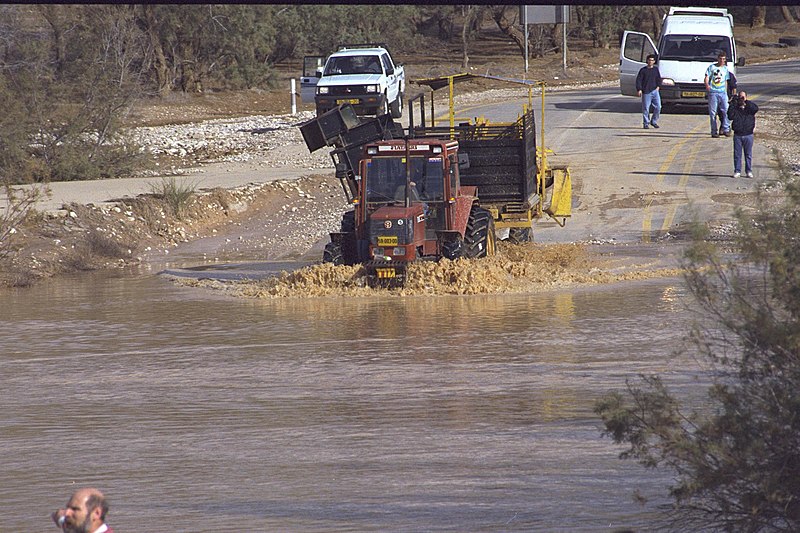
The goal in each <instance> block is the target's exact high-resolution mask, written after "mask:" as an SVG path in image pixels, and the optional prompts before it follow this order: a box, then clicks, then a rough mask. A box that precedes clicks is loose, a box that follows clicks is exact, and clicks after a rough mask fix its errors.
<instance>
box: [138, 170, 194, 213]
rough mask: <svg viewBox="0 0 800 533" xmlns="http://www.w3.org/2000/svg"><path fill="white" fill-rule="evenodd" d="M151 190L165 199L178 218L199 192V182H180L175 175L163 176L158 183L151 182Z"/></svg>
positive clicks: (156, 195)
mask: <svg viewBox="0 0 800 533" xmlns="http://www.w3.org/2000/svg"><path fill="white" fill-rule="evenodd" d="M150 192H151V193H152V194H153V196H155V197H156V198H161V199H163V200H164V201H165V202H166V204H167V206H169V208H170V209H171V210H172V214H173V215H174V216H175V218H177V219H179V220H180V219H181V217H182V216H183V214H184V212H185V211H186V208H187V207H188V206H189V203H190V202H191V200H192V198H193V197H194V196H195V195H196V194H197V184H195V183H189V182H181V183H179V182H178V180H176V179H175V177H169V178H161V182H160V183H158V184H151V187H150Z"/></svg>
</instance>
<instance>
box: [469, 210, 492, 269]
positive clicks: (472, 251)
mask: <svg viewBox="0 0 800 533" xmlns="http://www.w3.org/2000/svg"><path fill="white" fill-rule="evenodd" d="M464 244H465V245H466V256H467V257H475V258H477V257H487V256H492V255H494V254H495V252H496V251H497V242H496V236H495V234H494V219H493V218H492V214H491V213H489V211H487V210H486V209H483V208H481V207H473V208H472V210H471V211H470V213H469V220H468V221H467V230H466V232H465V233H464Z"/></svg>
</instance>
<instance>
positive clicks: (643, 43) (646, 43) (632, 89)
mask: <svg viewBox="0 0 800 533" xmlns="http://www.w3.org/2000/svg"><path fill="white" fill-rule="evenodd" d="M649 54H656V45H654V44H653V40H652V39H651V38H650V36H649V35H647V34H646V33H640V32H638V31H626V32H625V33H624V34H623V35H622V44H621V45H620V48H619V90H620V92H621V93H622V94H624V95H625V96H637V94H636V75H637V74H639V69H641V68H642V67H643V66H645V64H646V63H647V61H646V59H647V56H648V55H649Z"/></svg>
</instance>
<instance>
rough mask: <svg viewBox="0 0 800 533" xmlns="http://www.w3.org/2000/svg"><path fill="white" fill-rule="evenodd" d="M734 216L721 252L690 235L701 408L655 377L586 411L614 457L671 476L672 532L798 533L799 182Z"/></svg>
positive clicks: (693, 341) (784, 184) (785, 181)
mask: <svg viewBox="0 0 800 533" xmlns="http://www.w3.org/2000/svg"><path fill="white" fill-rule="evenodd" d="M773 186H774V187H777V189H773V190H777V191H782V193H783V200H782V201H781V202H780V203H779V204H778V205H775V203H774V200H768V199H767V198H766V197H765V196H764V195H763V193H761V194H759V197H758V201H757V204H756V206H755V211H747V212H745V211H743V210H741V209H739V210H737V212H736V220H737V227H738V231H737V233H736V237H735V242H734V243H733V244H734V246H733V250H731V251H729V252H728V253H726V254H722V253H720V251H719V250H718V249H717V247H716V246H715V245H713V244H711V243H710V242H709V241H708V240H707V239H706V235H705V232H704V231H703V230H702V228H701V227H699V226H698V231H697V235H696V236H695V237H696V239H695V244H694V245H693V246H692V247H691V249H690V250H689V252H688V254H687V260H688V262H687V266H688V274H687V276H686V279H687V282H688V286H689V289H690V290H691V292H692V293H693V295H694V296H695V298H696V300H697V302H699V304H700V306H701V308H702V310H703V311H704V317H705V319H706V320H705V321H704V322H702V323H698V324H697V325H696V326H695V328H694V329H693V331H692V332H691V335H690V336H689V338H688V340H689V341H690V342H689V346H691V347H693V348H694V352H695V353H696V354H697V356H698V357H699V360H701V361H705V362H707V363H708V364H709V366H710V370H711V375H712V376H713V385H712V386H711V387H710V388H709V389H708V396H707V401H706V403H705V405H703V406H696V407H695V408H694V409H690V408H688V407H687V406H685V405H681V399H680V398H676V397H675V396H673V395H672V394H670V392H669V390H668V388H667V387H666V386H665V384H664V383H663V382H662V380H661V379H659V378H658V377H657V376H643V377H642V379H641V380H640V381H639V382H638V383H633V382H629V383H628V389H627V391H626V392H625V393H611V394H609V395H608V396H607V397H606V398H604V399H603V400H602V401H600V402H599V403H598V405H597V409H596V411H597V412H598V414H600V415H601V417H602V419H603V421H604V423H605V428H606V433H607V434H608V435H610V436H611V437H612V438H613V440H614V441H616V442H618V443H625V444H627V445H628V446H629V447H628V448H627V450H625V451H624V452H623V454H622V457H623V458H632V459H635V460H638V461H639V462H641V463H642V464H643V465H645V466H647V467H663V468H667V469H668V470H671V471H672V472H674V474H675V476H676V482H675V484H674V486H672V487H671V490H670V492H671V495H672V497H673V499H674V501H675V512H674V513H673V516H674V519H675V523H674V526H675V528H676V529H677V530H683V531H689V530H691V531H702V530H714V531H800V476H798V475H797V473H798V472H800V394H798V391H800V185H799V184H798V183H797V182H796V181H791V180H790V178H789V177H784V178H782V179H781V180H780V181H779V183H777V184H773Z"/></svg>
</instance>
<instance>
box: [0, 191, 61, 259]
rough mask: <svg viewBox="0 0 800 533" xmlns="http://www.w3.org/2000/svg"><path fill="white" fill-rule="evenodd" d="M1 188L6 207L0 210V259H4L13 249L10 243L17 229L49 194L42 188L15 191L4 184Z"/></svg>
mask: <svg viewBox="0 0 800 533" xmlns="http://www.w3.org/2000/svg"><path fill="white" fill-rule="evenodd" d="M3 188H4V189H5V200H6V205H5V207H4V208H0V258H4V257H6V256H7V255H8V254H9V253H10V252H11V250H12V249H13V248H12V243H13V241H14V238H15V236H16V235H17V228H18V227H19V225H20V224H21V223H22V222H23V221H24V220H25V217H27V216H28V214H29V213H30V212H31V211H32V210H33V206H34V205H35V204H36V202H37V201H38V200H39V199H40V198H42V197H43V196H44V195H46V194H49V193H50V192H49V190H48V189H46V188H45V187H42V186H33V187H29V188H25V189H22V188H16V189H15V188H14V187H12V186H11V185H9V184H8V183H6V184H5V185H4V186H3Z"/></svg>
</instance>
